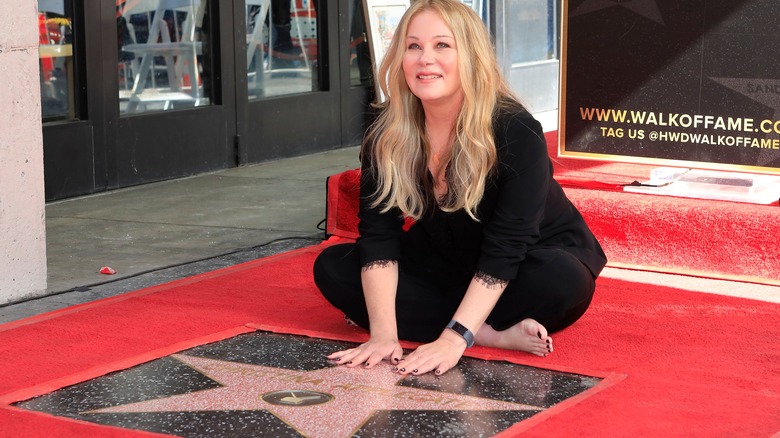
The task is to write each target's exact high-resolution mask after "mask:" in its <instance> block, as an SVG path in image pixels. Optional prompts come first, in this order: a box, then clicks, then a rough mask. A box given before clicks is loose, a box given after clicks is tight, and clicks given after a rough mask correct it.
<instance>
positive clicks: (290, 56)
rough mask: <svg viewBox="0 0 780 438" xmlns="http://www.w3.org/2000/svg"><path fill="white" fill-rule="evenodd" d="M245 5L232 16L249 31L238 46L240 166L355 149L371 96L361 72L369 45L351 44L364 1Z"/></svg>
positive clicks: (262, 0)
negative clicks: (347, 148) (311, 153)
mask: <svg viewBox="0 0 780 438" xmlns="http://www.w3.org/2000/svg"><path fill="white" fill-rule="evenodd" d="M244 3H245V5H244V9H242V10H236V11H235V12H236V14H237V15H236V16H235V22H236V23H240V24H241V28H242V29H246V32H245V33H244V34H243V35H240V34H239V33H238V32H237V34H239V37H238V39H237V41H236V43H235V44H236V49H237V51H236V52H237V53H238V54H239V55H238V58H237V59H236V66H237V69H236V76H237V80H236V86H237V89H236V97H237V113H238V115H237V132H238V137H237V144H238V146H239V147H238V150H239V159H240V163H242V164H243V163H255V162H259V161H263V160H267V159H273V158H280V157H289V156H294V155H301V154H304V153H309V152H315V151H322V150H328V149H334V148H338V147H340V146H343V145H347V146H348V145H353V144H357V143H358V142H359V141H360V137H361V136H362V129H363V121H362V117H363V114H365V112H366V111H365V109H366V107H367V105H368V95H369V90H370V77H369V76H366V75H367V74H368V73H363V76H361V74H360V73H358V72H357V69H358V67H357V66H358V59H360V60H361V62H362V61H364V60H365V59H364V58H359V57H358V56H357V53H358V52H359V51H360V50H361V49H363V48H365V49H367V46H360V41H357V40H356V38H353V37H352V36H353V35H359V34H362V29H354V28H352V27H351V26H352V21H353V19H359V17H357V18H356V16H355V13H354V11H355V5H357V6H359V7H360V10H362V2H361V1H360V0H339V1H334V2H331V1H328V2H325V1H319V0H245V2H244ZM237 28H238V26H237ZM353 42H354V44H353ZM242 49H244V50H242ZM365 55H366V56H367V52H365ZM361 56H362V55H361ZM353 61H354V62H353ZM361 65H362V64H361ZM369 65H370V64H369ZM361 81H363V82H361Z"/></svg>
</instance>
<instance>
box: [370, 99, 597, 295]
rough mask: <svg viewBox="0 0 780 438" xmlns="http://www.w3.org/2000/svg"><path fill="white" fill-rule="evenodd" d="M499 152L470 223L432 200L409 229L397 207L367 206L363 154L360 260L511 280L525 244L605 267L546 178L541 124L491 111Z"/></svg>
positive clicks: (518, 112) (457, 277) (458, 276)
mask: <svg viewBox="0 0 780 438" xmlns="http://www.w3.org/2000/svg"><path fill="white" fill-rule="evenodd" d="M493 129H494V135H495V143H496V148H497V151H498V161H497V168H496V171H495V172H493V174H492V176H491V177H490V180H489V181H488V184H487V185H486V188H485V194H484V196H483V198H482V201H481V202H480V204H479V207H478V210H477V213H478V214H477V217H478V218H479V219H480V221H475V220H473V219H472V218H471V217H470V216H469V215H468V214H467V213H466V212H465V211H464V210H459V211H456V212H453V213H445V212H443V211H441V210H440V209H439V208H438V207H437V206H436V203H435V202H432V203H431V204H432V207H431V208H430V210H432V211H429V212H426V214H425V216H424V217H423V218H421V219H420V220H419V221H417V222H416V223H415V224H414V225H412V227H411V228H410V229H409V231H408V232H404V231H403V229H402V225H403V222H404V221H403V218H402V217H401V213H400V210H398V209H394V210H392V211H390V212H388V213H385V214H382V213H380V212H379V210H380V209H379V208H371V207H370V200H369V196H370V195H371V194H372V193H374V190H375V188H376V180H375V178H374V176H373V175H372V172H371V171H370V170H368V169H369V164H370V163H369V160H370V159H371V154H370V153H364V154H363V163H362V174H361V188H360V212H359V218H360V222H359V224H358V231H359V232H360V236H361V237H359V238H358V241H357V247H358V250H359V252H360V259H361V263H362V264H363V265H364V266H365V265H366V264H367V263H370V262H373V261H377V260H399V261H400V262H401V263H403V264H404V265H406V266H409V267H410V268H412V269H415V270H418V271H420V272H426V273H429V274H435V275H436V276H437V277H440V278H442V279H447V280H448V281H453V282H454V281H458V282H462V281H468V280H470V278H471V277H472V276H473V275H474V273H475V272H476V271H482V272H484V273H486V274H488V275H490V276H493V277H495V278H498V279H502V280H513V279H514V278H515V275H516V272H517V268H518V266H519V264H520V263H521V262H522V261H523V260H524V259H525V257H526V253H527V251H528V250H529V249H534V248H539V247H544V248H550V247H554V248H560V249H562V250H565V251H568V252H569V253H571V254H573V255H574V256H576V257H577V258H578V259H579V260H580V261H582V263H583V264H585V265H586V266H587V267H588V268H589V269H590V271H591V272H592V273H593V275H594V277H596V276H598V274H599V273H600V272H601V270H602V268H603V267H604V265H605V264H606V261H607V260H606V256H605V255H604V251H603V250H602V249H601V246H600V245H599V243H598V242H597V241H596V238H595V237H594V236H593V234H592V233H591V231H590V229H588V226H587V225H586V224H585V221H584V220H583V218H582V216H581V215H580V213H579V212H578V211H577V209H576V208H575V207H574V205H572V203H571V202H570V201H569V199H568V198H567V197H566V194H565V193H564V192H563V190H562V189H561V186H560V185H559V184H558V183H557V181H555V180H554V179H553V167H552V162H551V160H550V157H549V155H548V152H547V144H546V141H545V139H544V133H543V131H542V127H541V125H540V124H539V122H537V121H536V120H535V119H534V118H533V117H532V116H531V115H530V114H529V113H528V112H527V111H525V110H524V109H522V108H520V107H519V106H518V107H511V108H504V109H501V110H498V111H497V112H496V116H495V118H494V125H493Z"/></svg>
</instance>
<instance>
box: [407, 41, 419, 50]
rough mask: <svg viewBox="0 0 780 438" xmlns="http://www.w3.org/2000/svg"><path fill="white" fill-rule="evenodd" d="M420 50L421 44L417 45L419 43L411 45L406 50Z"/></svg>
mask: <svg viewBox="0 0 780 438" xmlns="http://www.w3.org/2000/svg"><path fill="white" fill-rule="evenodd" d="M419 48H420V45H419V44H417V43H411V44H409V45H408V46H407V47H406V49H407V50H417V49H419Z"/></svg>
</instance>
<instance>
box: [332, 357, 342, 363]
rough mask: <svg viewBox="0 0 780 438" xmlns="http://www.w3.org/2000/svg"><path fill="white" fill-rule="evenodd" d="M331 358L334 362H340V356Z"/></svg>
mask: <svg viewBox="0 0 780 438" xmlns="http://www.w3.org/2000/svg"><path fill="white" fill-rule="evenodd" d="M333 360H335V361H336V362H340V361H341V358H340V357H337V358H335V359H333Z"/></svg>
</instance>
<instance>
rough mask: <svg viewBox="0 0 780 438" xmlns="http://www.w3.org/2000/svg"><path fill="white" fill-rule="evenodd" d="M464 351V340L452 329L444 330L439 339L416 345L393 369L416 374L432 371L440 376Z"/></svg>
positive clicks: (404, 373)
mask: <svg viewBox="0 0 780 438" xmlns="http://www.w3.org/2000/svg"><path fill="white" fill-rule="evenodd" d="M464 351H466V340H465V339H463V338H462V337H460V335H458V334H457V333H455V332H453V331H452V330H444V331H443V332H442V334H441V336H439V339H437V340H435V341H433V342H431V343H430V344H425V345H421V346H419V347H417V349H416V350H414V351H413V352H412V353H411V354H409V355H408V356H407V357H406V358H404V359H403V360H402V361H401V362H399V363H398V364H397V365H396V366H395V368H394V370H395V371H396V372H397V373H399V374H403V375H407V374H414V375H416V376H418V375H420V374H425V373H427V372H429V371H433V373H434V374H436V375H437V376H440V375H442V374H444V373H446V372H447V371H448V370H450V369H451V368H452V367H454V366H455V365H457V364H458V361H459V360H460V358H461V356H463V352H464Z"/></svg>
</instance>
